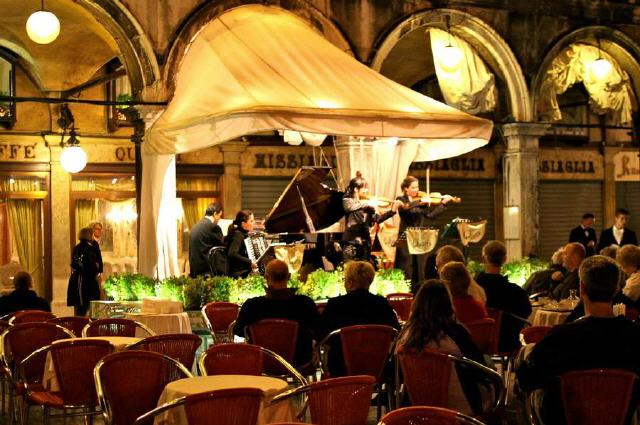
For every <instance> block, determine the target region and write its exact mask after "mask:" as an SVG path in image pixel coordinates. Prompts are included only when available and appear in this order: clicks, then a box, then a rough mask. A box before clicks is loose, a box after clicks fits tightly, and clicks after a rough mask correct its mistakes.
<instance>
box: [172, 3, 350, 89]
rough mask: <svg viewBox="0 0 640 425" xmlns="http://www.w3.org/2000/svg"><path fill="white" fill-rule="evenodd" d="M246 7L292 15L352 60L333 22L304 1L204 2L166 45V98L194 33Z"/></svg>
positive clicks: (348, 47)
mask: <svg viewBox="0 0 640 425" xmlns="http://www.w3.org/2000/svg"><path fill="white" fill-rule="evenodd" d="M247 4H271V5H275V6H279V7H282V8H283V9H286V10H288V11H290V12H293V13H295V14H296V15H298V16H299V17H301V18H302V19H304V20H305V21H307V22H309V23H310V24H311V25H312V26H313V28H315V29H316V30H317V31H318V32H320V33H321V34H322V35H323V36H324V37H325V38H327V40H329V41H330V42H331V43H333V44H334V45H335V46H337V47H338V48H339V49H341V50H342V51H344V52H345V53H347V54H349V55H351V56H355V55H354V53H353V52H354V49H353V48H352V46H351V44H350V43H349V41H348V40H347V38H346V36H345V34H344V33H343V31H342V30H341V29H340V28H339V27H338V26H337V25H336V24H335V23H334V22H333V21H331V20H330V19H329V18H328V17H326V16H325V15H324V14H323V13H322V11H320V10H319V9H317V8H316V7H315V6H313V5H311V4H310V3H308V2H307V1H306V0H271V1H264V0H262V1H242V0H222V1H215V2H207V3H205V4H203V5H202V6H201V7H200V8H199V9H198V10H196V11H195V12H194V13H192V14H191V16H189V17H188V18H187V19H186V20H185V21H184V22H183V23H182V25H181V26H180V27H179V28H178V30H177V31H176V33H175V34H174V36H173V38H172V40H171V42H170V48H169V52H168V54H167V60H166V63H165V67H164V73H163V80H164V82H165V87H166V90H167V93H168V96H169V97H172V96H173V92H174V90H175V83H176V76H177V73H178V71H179V69H180V63H181V62H182V58H183V57H184V53H185V51H186V49H187V47H188V46H189V43H190V42H191V41H192V40H193V38H194V37H195V36H196V35H197V34H198V32H199V31H200V30H201V29H202V28H203V27H204V26H205V25H207V24H208V23H209V22H211V21H212V20H214V19H215V18H216V17H218V16H220V15H221V14H223V13H224V12H225V11H227V10H230V9H233V8H235V7H238V6H243V5H247Z"/></svg>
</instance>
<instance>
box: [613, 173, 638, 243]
mask: <svg viewBox="0 0 640 425" xmlns="http://www.w3.org/2000/svg"><path fill="white" fill-rule="evenodd" d="M616 208H625V209H627V210H629V212H630V213H631V217H629V223H628V226H629V229H631V230H635V232H636V234H637V233H638V232H639V231H640V182H617V183H616Z"/></svg>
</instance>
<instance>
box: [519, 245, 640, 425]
mask: <svg viewBox="0 0 640 425" xmlns="http://www.w3.org/2000/svg"><path fill="white" fill-rule="evenodd" d="M619 273H620V270H619V268H618V265H617V264H616V263H615V261H613V260H612V259H610V258H607V257H604V256H602V255H594V256H592V257H589V258H587V259H586V260H585V261H584V262H583V263H582V265H581V266H580V271H579V275H580V294H581V298H582V301H583V302H584V309H585V313H586V316H585V317H584V318H582V319H580V320H578V321H576V322H573V323H570V324H564V325H558V326H555V327H554V328H553V329H551V330H550V331H549V333H548V334H547V335H546V336H545V337H544V338H543V339H542V341H540V342H538V343H537V344H536V345H535V347H534V348H533V350H532V351H531V354H530V355H529V356H528V358H527V360H526V361H525V362H524V363H523V364H522V365H521V366H520V367H519V368H518V369H517V371H516V373H517V376H518V382H519V384H520V387H521V388H523V389H524V390H526V391H531V390H534V389H538V388H541V389H545V390H546V393H545V396H544V399H543V401H542V419H543V421H544V423H547V424H557V425H561V424H564V423H566V422H565V416H564V412H563V408H562V399H561V396H560V383H559V379H558V378H559V377H560V375H562V374H564V373H566V372H570V371H575V370H586V369H599V368H614V369H625V370H629V371H631V372H633V373H635V374H636V375H640V326H638V325H637V324H635V323H633V322H631V321H629V320H627V319H626V318H625V317H624V316H618V317H614V315H613V308H612V306H611V301H612V298H613V296H614V294H615V293H616V292H617V291H618V281H619ZM634 399H635V400H637V389H636V390H634ZM636 405H637V402H634V401H632V402H631V403H630V406H632V408H631V409H630V410H631V412H629V413H630V414H631V413H632V412H634V411H635V406H636ZM626 423H628V422H626Z"/></svg>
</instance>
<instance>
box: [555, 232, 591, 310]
mask: <svg viewBox="0 0 640 425" xmlns="http://www.w3.org/2000/svg"><path fill="white" fill-rule="evenodd" d="M586 254H587V252H586V250H585V249H584V246H582V244H580V243H578V242H571V243H568V244H566V245H565V246H564V257H563V260H562V267H564V269H565V271H566V272H565V275H564V278H563V279H562V281H561V282H560V283H558V285H557V286H556V287H555V288H553V289H552V291H551V294H552V296H553V297H554V298H555V299H557V300H561V299H563V298H567V297H568V296H569V291H570V290H572V289H576V290H577V289H579V283H578V282H579V279H578V268H579V267H580V263H582V260H584V257H585V256H586Z"/></svg>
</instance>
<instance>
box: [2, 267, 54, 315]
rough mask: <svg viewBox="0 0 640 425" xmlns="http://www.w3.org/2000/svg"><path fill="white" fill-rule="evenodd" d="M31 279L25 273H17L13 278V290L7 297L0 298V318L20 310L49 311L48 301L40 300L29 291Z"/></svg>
mask: <svg viewBox="0 0 640 425" xmlns="http://www.w3.org/2000/svg"><path fill="white" fill-rule="evenodd" d="M31 284H32V279H31V275H30V274H29V273H27V272H18V273H16V275H15V276H14V277H13V287H14V288H15V290H14V291H13V292H11V293H10V294H9V295H4V296H2V297H0V316H4V315H5V314H9V313H13V312H14V311H20V310H42V311H51V306H50V305H49V301H47V300H45V299H44V298H40V297H39V296H38V294H36V292H35V291H33V290H31Z"/></svg>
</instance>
